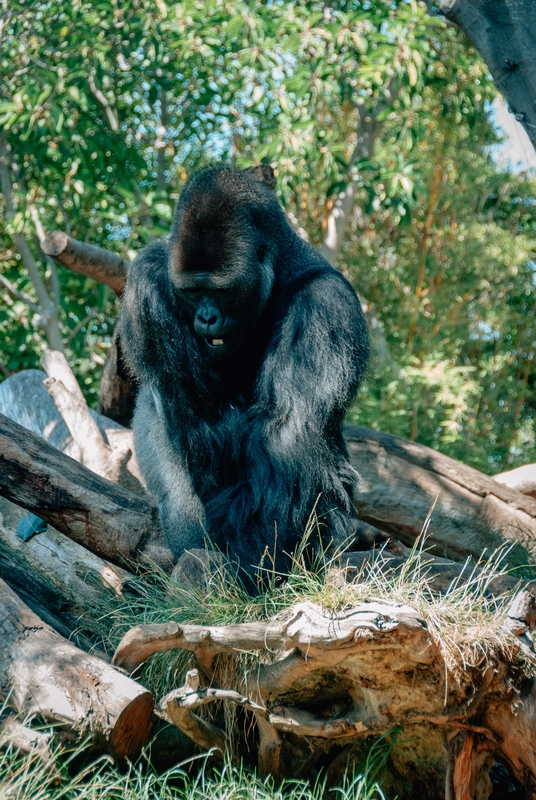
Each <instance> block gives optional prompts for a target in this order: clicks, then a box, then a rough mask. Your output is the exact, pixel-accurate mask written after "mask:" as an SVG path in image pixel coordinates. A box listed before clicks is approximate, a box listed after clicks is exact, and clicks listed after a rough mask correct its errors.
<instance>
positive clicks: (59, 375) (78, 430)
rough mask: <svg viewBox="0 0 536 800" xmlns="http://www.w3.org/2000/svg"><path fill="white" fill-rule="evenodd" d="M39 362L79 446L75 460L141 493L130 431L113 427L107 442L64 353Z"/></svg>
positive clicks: (50, 352)
mask: <svg viewBox="0 0 536 800" xmlns="http://www.w3.org/2000/svg"><path fill="white" fill-rule="evenodd" d="M41 363H42V365H43V367H44V369H45V371H46V373H47V375H48V378H47V380H45V381H44V384H45V386H46V388H47V389H48V393H49V394H50V396H51V397H52V399H53V400H54V403H55V405H56V408H57V409H58V411H59V413H60V414H61V416H62V418H63V420H64V422H65V424H66V425H67V427H68V429H69V433H70V434H71V437H72V439H73V441H74V442H75V443H76V445H77V446H78V450H79V457H78V459H77V460H78V461H80V462H81V463H82V464H84V466H86V467H87V468H88V469H90V470H91V471H92V472H95V473H97V475H101V476H102V477H103V478H107V479H108V480H110V481H113V482H114V483H120V484H121V485H123V486H126V488H127V489H130V490H131V491H135V492H136V493H138V494H140V493H142V494H143V493H144V488H143V483H142V479H141V475H140V472H139V468H138V465H137V462H136V458H135V456H134V438H133V435H132V431H130V430H127V429H126V428H124V429H120V428H112V429H111V431H112V433H113V439H112V442H111V443H108V442H106V441H105V439H104V434H103V432H102V431H101V429H100V427H99V425H98V423H97V421H96V419H95V418H94V416H93V415H92V414H91V413H90V411H89V408H88V405H87V402H86V399H85V397H84V395H83V394H82V390H81V389H80V387H79V385H78V382H77V380H76V378H75V376H74V373H73V371H72V369H71V367H70V366H69V363H68V361H67V359H66V358H65V356H64V354H63V353H60V352H59V351H57V350H48V351H47V352H46V353H45V355H44V356H43V357H42V358H41ZM127 465H128V468H127Z"/></svg>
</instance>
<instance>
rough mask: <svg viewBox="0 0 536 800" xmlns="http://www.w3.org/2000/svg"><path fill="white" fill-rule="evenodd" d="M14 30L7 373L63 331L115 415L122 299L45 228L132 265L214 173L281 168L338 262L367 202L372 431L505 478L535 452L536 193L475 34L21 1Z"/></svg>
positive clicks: (409, 20) (280, 12)
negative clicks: (499, 153)
mask: <svg viewBox="0 0 536 800" xmlns="http://www.w3.org/2000/svg"><path fill="white" fill-rule="evenodd" d="M0 30H1V52H0V69H1V74H0V146H1V148H2V151H1V153H3V156H2V162H1V164H0V166H1V168H2V169H1V172H2V197H1V198H0V201H1V204H0V219H1V224H0V274H1V275H2V276H3V283H2V285H1V286H0V292H1V302H0V370H1V372H2V375H3V376H4V377H7V376H8V375H9V374H11V373H12V372H15V371H18V370H21V369H26V368H28V367H35V366H37V365H38V362H39V357H40V355H41V354H42V352H43V350H44V349H45V348H46V347H47V346H48V344H50V342H51V337H52V338H53V337H54V336H55V335H56V334H55V333H54V330H56V331H57V332H59V335H61V339H62V340H63V343H64V347H65V349H66V353H67V355H68V358H69V360H70V362H71V363H72V365H73V368H74V369H75V372H76V374H77V376H78V378H79V380H80V382H81V385H82V387H83V389H84V391H85V393H86V396H87V398H88V400H89V402H90V403H91V404H92V405H96V401H97V396H98V387H99V380H100V375H101V371H102V366H103V364H104V360H105V358H106V352H107V349H108V347H109V344H110V337H111V334H112V332H113V328H114V322H115V317H116V313H117V309H116V300H115V298H114V296H113V293H111V292H110V290H108V289H107V288H105V287H103V286H102V285H99V284H97V283H96V282H95V281H93V280H91V279H89V278H85V277H83V276H80V275H76V274H74V273H72V272H70V271H69V270H67V269H64V268H62V267H56V266H55V265H54V264H53V263H52V262H50V261H48V260H47V259H46V258H45V257H44V256H43V254H42V252H41V251H40V247H39V239H40V237H41V236H42V235H43V233H48V232H50V231H52V230H54V229H56V228H60V229H62V230H66V231H67V232H68V233H70V234H71V235H73V236H74V237H76V238H77V239H80V240H82V241H85V242H90V243H92V244H97V245H100V246H102V247H105V248H107V249H109V250H112V251H114V252H117V253H120V254H121V255H123V256H124V257H125V258H129V259H131V258H133V257H134V256H135V253H136V252H137V250H139V248H140V247H142V246H143V245H144V244H145V243H146V242H147V241H149V240H150V239H151V238H154V237H155V236H160V235H162V234H164V233H166V232H167V230H168V228H169V224H170V221H171V219H172V215H173V209H174V206H175V203H176V200H177V198H178V195H179V193H180V190H181V187H182V186H183V185H184V183H185V181H186V180H187V177H188V176H189V175H190V174H192V173H193V172H194V171H195V170H196V169H198V168H199V167H201V166H203V165H204V164H207V163H210V162H211V161H215V160H217V161H223V162H226V163H230V164H233V165H236V166H239V167H245V166H250V165H251V164H254V163H257V162H259V161H261V160H262V161H264V162H267V163H272V164H273V165H274V166H275V167H276V171H277V176H278V184H277V192H278V194H279V196H280V199H281V202H282V203H283V205H284V207H285V209H286V210H287V213H288V215H289V218H290V220H291V221H292V222H293V224H294V225H295V226H296V227H297V228H299V229H301V232H302V235H304V234H307V235H308V237H309V239H310V240H311V241H312V242H314V243H315V244H317V245H318V246H319V247H321V246H322V245H324V246H325V243H326V236H327V234H328V233H329V226H330V221H333V219H334V212H335V211H336V209H337V203H338V202H340V198H341V196H342V195H341V193H344V192H347V191H348V187H350V188H351V191H352V192H353V194H354V202H353V206H352V210H351V214H350V218H349V221H348V225H347V226H346V229H345V231H344V236H343V237H342V239H341V241H339V244H338V248H337V252H336V253H335V256H334V259H335V257H336V261H337V266H338V268H339V269H341V270H342V271H343V272H344V273H345V274H347V275H348V277H349V278H350V279H351V280H352V282H353V284H354V285H355V287H356V288H357V290H358V291H359V293H360V296H361V298H362V301H363V304H364V306H365V308H366V310H367V317H368V320H369V324H370V327H371V332H372V338H373V358H372V361H371V365H370V368H369V374H368V378H367V381H366V382H365V384H364V386H363V389H362V391H361V393H360V396H359V398H358V401H357V403H356V405H355V407H354V408H353V409H352V411H351V413H350V418H351V420H352V421H355V422H358V423H359V424H362V425H366V426H370V427H373V428H378V429H381V430H385V431H388V432H391V433H396V434H399V435H402V436H405V437H408V438H411V439H416V440H418V441H420V442H422V443H424V444H427V445H430V446H432V447H436V448H438V449H440V450H441V451H442V452H445V453H447V454H449V455H452V456H454V457H455V458H458V459H461V460H463V461H465V462H467V463H470V464H472V465H474V466H476V467H478V468H480V469H483V470H484V471H486V472H490V473H493V472H498V471H502V470H504V469H508V468H510V467H513V466H517V465H519V464H522V463H525V462H530V461H536V452H535V450H536V444H535V427H534V425H535V423H534V411H535V400H534V382H535V380H536V371H535V369H534V352H535V347H536V335H535V331H534V322H533V320H534V310H535V291H534V290H535V278H534V274H535V261H534V257H535V250H536V238H535V214H534V210H535V209H534V207H535V203H536V191H535V190H536V181H535V179H534V176H531V175H528V174H519V173H518V174H516V173H513V172H510V171H508V170H507V169H506V168H505V167H504V166H501V165H499V164H498V163H496V162H495V161H494V159H493V156H492V154H493V148H494V146H495V145H496V144H497V142H498V139H499V137H498V134H497V133H496V131H495V130H494V127H493V125H492V123H491V121H490V103H491V101H492V100H493V98H494V96H495V89H494V87H493V84H492V82H491V79H490V77H489V74H488V71H487V68H486V66H485V65H484V64H483V63H482V61H481V59H480V58H479V56H478V55H477V54H476V53H475V51H474V50H473V49H472V48H471V47H470V45H469V44H468V42H467V41H466V40H465V39H464V38H463V36H462V35H461V34H460V32H459V31H457V30H453V29H449V28H445V27H444V26H443V24H442V23H441V22H440V21H439V20H438V19H437V18H434V17H431V16H429V15H428V13H427V9H426V7H425V4H424V3H415V2H405V1H402V2H395V3H392V2H384V1H383V0H367V1H366V2H305V1H303V2H302V1H301V0H296V1H295V2H290V3H289V2H283V0H266V1H265V2H260V3H247V2H244V3H241V2H235V0H233V2H223V1H220V0H203V2H191V1H190V0H188V2H183V3H173V2H167V1H166V0H126V2H123V3H121V4H119V3H117V2H97V3H93V2H87V0H73V2H70V3H56V2H48V1H47V0H26V2H12V1H11V0H10V2H9V4H8V5H6V6H5V7H4V11H3V17H2V24H1V28H0ZM367 131H368V134H369V135H370V141H371V143H372V144H371V147H370V148H369V150H368V151H367V150H366V148H365V147H364V144H363V136H364V134H365V133H366V132H367ZM22 241H24V242H26V244H27V246H28V248H29V251H30V253H31V256H32V258H33V260H34V262H35V265H36V269H37V270H38V274H39V275H40V276H41V278H42V280H43V282H44V284H43V285H44V288H45V291H46V292H47V295H48V298H49V300H48V301H47V302H45V303H43V294H42V293H41V295H39V294H38V292H37V288H38V287H37V286H36V280H35V278H34V279H32V275H31V274H30V273H31V270H30V273H29V272H28V265H27V262H24V261H23V258H22V257H21V248H23V245H22V244H21V242H22ZM47 303H48V305H47ZM44 306H45V307H44ZM49 306H50V307H49ZM54 326H55V327H54Z"/></svg>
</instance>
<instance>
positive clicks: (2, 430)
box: [0, 415, 172, 568]
mask: <svg viewBox="0 0 536 800" xmlns="http://www.w3.org/2000/svg"><path fill="white" fill-rule="evenodd" d="M0 494H1V495H2V496H4V497H6V498H7V499H8V500H11V501H12V502H14V503H17V504H18V505H21V506H22V507H23V508H26V509H27V510H28V511H32V512H33V513H35V514H37V515H38V516H39V517H41V518H42V519H44V520H46V521H47V522H48V523H49V524H50V525H52V526H53V527H55V528H57V530H59V531H60V532H61V533H64V534H66V535H67V536H69V537H70V538H71V539H74V541H76V542H78V544H81V545H82V546H83V547H87V549H88V550H91V552H93V553H96V554H97V555H99V556H101V557H103V558H106V559H109V560H110V561H112V562H113V563H115V564H122V563H124V561H125V560H127V561H137V562H140V561H141V562H146V561H147V559H149V560H153V561H154V562H156V563H158V564H160V565H161V566H162V567H164V568H171V565H172V556H171V553H170V551H169V549H168V547H167V545H166V544H165V540H164V538H163V536H162V532H161V530H160V524H159V521H158V511H157V509H156V508H155V507H153V506H151V505H149V503H147V502H146V501H145V500H143V499H142V498H141V497H138V496H137V495H135V494H133V493H132V492H129V491H128V490H127V489H124V488H123V487H121V486H117V484H113V483H111V482H110V481H107V480H105V479H104V478H101V477H100V476H98V475H95V474H94V473H92V472H90V471H89V470H88V469H86V468H85V467H83V466H82V465H81V464H78V463H77V462H76V461H73V459H71V458H69V457H68V456H65V455H63V453H60V452H59V451H58V450H56V449H55V448H54V447H51V446H50V445H49V444H48V443H47V442H45V441H43V440H42V439H41V438H40V437H39V436H36V435H35V434H34V433H31V432H30V431H28V430H26V429H25V428H22V427H21V426H20V425H18V424H17V423H16V422H13V421H12V420H10V419H8V418H7V417H4V416H3V415H0Z"/></svg>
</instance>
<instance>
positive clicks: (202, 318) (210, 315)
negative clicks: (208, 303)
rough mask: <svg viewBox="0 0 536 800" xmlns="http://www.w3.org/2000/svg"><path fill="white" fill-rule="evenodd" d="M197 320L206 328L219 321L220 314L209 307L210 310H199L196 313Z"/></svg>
mask: <svg viewBox="0 0 536 800" xmlns="http://www.w3.org/2000/svg"><path fill="white" fill-rule="evenodd" d="M197 316H198V318H199V322H200V323H201V324H202V325H205V326H206V327H207V328H213V327H214V326H215V325H217V324H218V323H219V322H220V321H221V314H220V313H219V311H216V309H211V310H210V311H206V312H205V311H199V313H198V315H197Z"/></svg>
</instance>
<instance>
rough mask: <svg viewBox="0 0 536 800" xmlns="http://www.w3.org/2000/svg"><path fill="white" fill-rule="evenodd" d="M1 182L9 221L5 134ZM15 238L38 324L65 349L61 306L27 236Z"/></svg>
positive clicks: (10, 202)
mask: <svg viewBox="0 0 536 800" xmlns="http://www.w3.org/2000/svg"><path fill="white" fill-rule="evenodd" d="M0 182H1V187H2V194H3V195H4V201H5V206H6V215H5V216H6V220H7V221H8V222H9V220H10V219H12V218H13V217H14V216H15V208H14V206H13V198H12V188H11V179H10V177H9V161H8V151H7V141H6V135H5V134H4V135H2V136H1V137H0ZM13 240H14V242H15V245H16V247H17V250H18V251H19V253H20V255H21V258H22V263H23V264H24V266H25V268H26V271H27V273H28V275H29V277H30V280H31V281H32V283H33V285H34V287H35V291H36V294H37V299H38V301H39V305H40V306H41V313H40V315H39V319H38V324H39V326H40V327H42V328H43V330H44V331H45V334H46V337H47V339H48V342H49V344H50V346H51V347H52V348H53V349H54V350H60V351H63V349H64V347H63V339H62V336H61V333H60V329H59V321H58V312H59V308H58V306H55V305H54V304H53V303H52V301H51V300H50V297H49V295H48V292H47V288H46V286H45V282H44V280H43V278H42V277H41V274H40V272H39V269H38V267H37V264H36V262H35V259H34V257H33V254H32V251H31V250H30V246H29V245H28V242H27V241H26V238H25V236H24V235H23V234H22V233H14V234H13Z"/></svg>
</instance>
